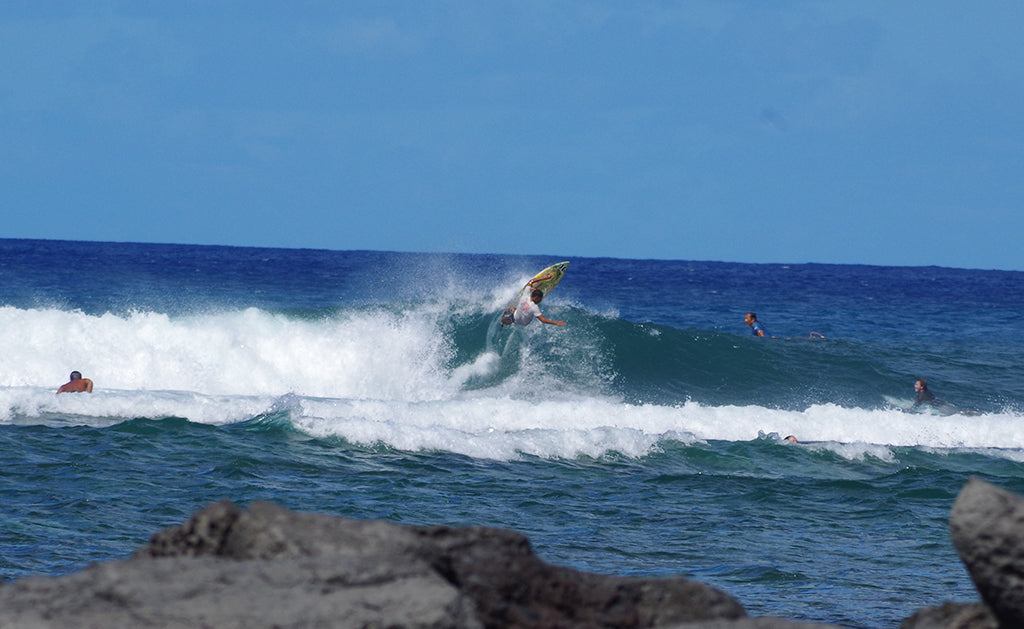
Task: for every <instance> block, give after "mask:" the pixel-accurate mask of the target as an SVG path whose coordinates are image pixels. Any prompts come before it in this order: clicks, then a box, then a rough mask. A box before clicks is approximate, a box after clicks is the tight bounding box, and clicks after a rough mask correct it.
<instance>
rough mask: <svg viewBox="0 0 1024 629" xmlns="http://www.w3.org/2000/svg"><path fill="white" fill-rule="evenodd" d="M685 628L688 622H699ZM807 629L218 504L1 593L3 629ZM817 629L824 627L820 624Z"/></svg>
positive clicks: (697, 597) (633, 586)
mask: <svg viewBox="0 0 1024 629" xmlns="http://www.w3.org/2000/svg"><path fill="white" fill-rule="evenodd" d="M686 623H698V624H696V625H692V624H686ZM684 624H686V625H685V626H687V627H707V628H711V627H722V628H725V627H735V628H737V629H745V628H749V629H776V628H777V629H783V628H789V627H813V626H814V625H807V624H804V625H798V624H796V623H790V622H787V621H784V620H776V619H750V618H747V617H746V613H745V612H744V609H743V607H742V605H740V604H739V603H738V602H737V601H736V600H735V599H733V598H731V597H730V596H728V595H726V594H723V593H722V592H719V591H718V590H715V589H713V588H710V587H708V586H705V585H702V584H700V583H696V582H694V581H688V580H686V579H681V578H666V579H623V578H613V577H605V576H599V575H594V574H588V573H584V572H579V571H576V570H571V569H567V568H559V567H555V566H551V565H549V564H547V563H545V562H543V561H541V560H540V559H539V558H538V557H537V556H536V555H534V554H533V552H532V550H531V549H530V544H529V542H528V541H527V539H526V538H525V537H523V536H522V535H520V534H518V533H514V532H511V531H505V530H498V529H489V528H457V529H456V528H445V527H436V528H416V527H405V526H398V525H395V524H390V523H387V522H368V521H356V520H347V519H343V518H335V517H330V516H324V515H314V514H303V513H292V512H290V511H287V510H285V509H282V508H280V507H277V506H274V505H271V504H268V503H255V504H253V505H252V506H250V508H249V509H247V510H241V509H239V508H238V507H236V506H235V505H233V504H230V503H227V502H222V503H219V504H215V505H211V506H210V507H208V508H206V509H204V510H203V511H201V512H199V513H197V514H196V515H195V516H193V517H192V519H190V520H189V521H188V522H187V523H185V524H184V525H183V526H180V527H175V528H171V529H168V530H165V531H163V532H161V533H158V534H157V535H155V536H154V537H153V539H152V540H151V542H150V544H149V545H148V546H146V547H143V548H141V549H140V550H139V551H137V552H136V554H135V555H134V556H133V557H132V558H131V559H128V560H125V561H118V562H110V563H105V564H101V565H96V566H92V567H90V568H88V569H86V570H83V571H82V572H79V573H77V574H73V575H69V576H65V577H58V578H44V577H33V578H28V579H23V580H21V581H18V582H16V583H14V584H11V585H5V586H3V587H0V627H19V628H22V627H23V628H32V629H34V628H50V627H97V628H98V627H103V628H111V627H160V628H174V627H182V628H185V627H188V628H195V627H216V628H218V629H226V628H234V627H238V628H241V627H246V628H249V629H252V628H256V627H389V628H394V629H400V628H424V629H427V628H442V627H450V628H466V629H475V628H481V629H482V628H485V627H524V628H525V627H593V628H601V627H608V628H619V627H622V628H626V627H637V628H643V627H652V628H654V627H676V626H683V625H684ZM817 626H818V627H825V625H817Z"/></svg>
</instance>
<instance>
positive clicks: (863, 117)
mask: <svg viewBox="0 0 1024 629" xmlns="http://www.w3.org/2000/svg"><path fill="white" fill-rule="evenodd" d="M1021 24H1024V3H1022V2H1020V1H1019V0H1013V1H1005V2H1002V1H986V2H977V3H964V2H962V1H959V0H957V1H953V0H928V1H921V2H910V1H908V2H899V1H896V2H894V1H892V0H882V1H877V2H873V1H866V0H849V1H820V0H813V1H786V0H779V1H777V2H776V1H771V2H767V1H764V0H749V1H729V0H708V1H692V2H689V1H684V0H679V1H676V2H647V1H644V0H622V1H608V0H586V1H576V0H556V1H549V0H543V1H539V0H538V1H530V0H516V1H512V2H508V1H498V0H493V1H492V0H465V1H454V2H432V1H427V0H424V1H419V0H407V1H400V2H389V1H366V2H361V1H346V2H333V1H326V0H325V1H321V2H303V1H301V0H299V1H289V2H283V1H276V0H275V1H273V2H271V1H265V0H235V1H230V0H223V1H218V0H202V1H198V0H197V1H176V2H165V1H161V0H124V1H117V0H94V1H88V2H79V1H78V0H74V1H62V0H53V1H46V2H38V1H36V0H9V1H7V2H4V3H3V4H2V5H0V125H2V132H3V141H2V142H0V164H2V165H0V173H2V181H0V208H2V209H0V211H2V216H3V223H2V227H0V237H6V238H55V239H72V240H108V241H135V242H171V243H199V244H223V245H253V246H269V247H299V248H307V247H308V248H323V249H339V250H346V249H374V250H389V251H419V252H472V253H529V254H543V255H555V256H594V257H617V258H641V259H644V258H662V259H682V260H724V261H734V262H788V263H800V262H824V263H828V262H836V263H863V264H885V265H941V266H954V267H967V268H983V269H987V268H998V269H1016V270H1024V254H1022V247H1021V245H1020V239H1021V237H1022V236H1024V122H1022V116H1024V37H1022V36H1021Z"/></svg>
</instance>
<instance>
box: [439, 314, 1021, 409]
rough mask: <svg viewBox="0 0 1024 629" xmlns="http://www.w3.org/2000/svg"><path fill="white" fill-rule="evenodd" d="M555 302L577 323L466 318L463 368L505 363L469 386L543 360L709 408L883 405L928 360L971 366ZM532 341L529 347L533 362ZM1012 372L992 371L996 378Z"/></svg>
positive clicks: (582, 379) (650, 398)
mask: <svg viewBox="0 0 1024 629" xmlns="http://www.w3.org/2000/svg"><path fill="white" fill-rule="evenodd" d="M549 310H550V316H555V317H558V318H562V319H565V320H566V321H568V323H569V325H568V326H567V327H565V328H561V329H543V328H546V326H539V325H534V326H531V328H533V329H531V328H528V329H527V330H525V331H518V330H501V331H499V332H498V335H497V337H496V336H495V333H494V330H493V329H489V328H490V327H492V323H493V319H494V314H493V313H490V312H487V313H476V314H473V315H466V316H462V317H460V318H458V319H457V320H456V322H455V323H454V325H453V327H452V329H451V331H450V333H451V340H452V345H453V357H452V365H453V366H454V367H456V368H457V367H459V366H460V365H465V364H467V363H468V362H470V361H472V360H473V359H474V358H477V357H479V356H480V355H482V354H486V353H488V352H493V353H495V354H497V355H498V356H500V360H499V364H500V366H499V368H498V369H497V371H496V372H494V373H493V374H492V375H491V376H490V377H489V378H487V379H482V380H476V381H474V382H473V383H472V384H471V385H470V386H469V388H472V389H486V388H488V387H490V386H495V385H498V384H500V383H501V382H503V381H505V380H507V379H508V378H511V377H513V376H515V375H517V374H522V373H523V372H524V371H525V370H530V369H538V368H542V369H543V371H544V372H545V373H547V374H550V375H555V376H556V377H557V378H558V379H559V382H560V384H561V385H562V386H564V387H565V388H566V390H570V391H575V392H578V393H580V394H603V395H609V396H613V397H615V398H617V399H620V400H622V401H623V402H626V403H631V404H641V403H644V404H658V405H678V404H683V403H686V402H687V401H692V402H697V403H699V404H702V405H705V406H730V405H731V406H753V405H756V406H763V407H768V408H778V409H785V410H804V409H806V408H807V407H809V406H812V405H816V404H836V405H839V406H843V407H854V408H863V409H880V408H885V407H886V405H887V402H886V401H885V397H884V396H893V397H898V398H909V397H912V393H911V385H912V382H913V379H914V378H915V377H917V371H916V369H917V366H918V365H919V364H921V363H934V362H937V361H945V362H946V363H947V364H948V367H949V369H950V370H955V369H957V368H960V369H964V370H967V369H969V366H961V367H958V365H957V364H956V360H957V358H956V357H957V354H956V353H955V352H947V353H944V352H943V351H941V350H937V351H935V352H933V353H929V354H922V351H921V349H920V348H919V347H917V346H916V345H915V344H914V343H915V342H914V341H913V340H911V341H910V342H906V343H904V342H899V341H897V342H892V341H878V340H846V339H831V338H830V339H819V338H813V339H812V338H774V339H759V338H755V337H753V336H747V335H745V334H738V333H732V332H723V331H718V330H703V329H698V328H677V327H673V326H670V325H664V324H657V323H650V322H645V323H637V322H632V321H628V320H626V319H623V318H620V317H616V316H606V315H600V314H595V313H593V312H590V311H587V310H585V309H582V308H577V307H573V306H560V307H551V308H549ZM545 312H546V313H547V312H548V311H547V310H546V311H545ZM517 335H518V336H517ZM510 336H511V337H513V338H511V339H510V338H509V337H510ZM524 347H525V348H527V349H528V350H529V351H528V354H529V357H528V361H527V362H524V359H523V349H524ZM538 366H540V367H538ZM987 369H989V370H990V371H991V370H992V367H991V366H988V367H987ZM1009 376H1010V374H1008V373H998V374H997V373H990V374H989V378H992V379H998V378H1000V377H1004V378H1007V377H1009ZM947 389H948V390H949V391H950V392H952V394H953V395H954V396H955V398H956V400H957V401H958V402H959V403H960V404H962V405H966V406H969V407H970V408H978V409H980V410H992V411H998V410H1003V409H1004V408H1005V404H1003V403H1002V402H1001V401H1000V400H999V399H994V398H993V397H992V396H991V394H990V393H991V392H990V391H986V390H983V389H975V388H972V387H971V385H970V382H969V381H966V382H965V384H964V385H961V386H959V387H957V386H956V383H954V384H952V385H948V386H947Z"/></svg>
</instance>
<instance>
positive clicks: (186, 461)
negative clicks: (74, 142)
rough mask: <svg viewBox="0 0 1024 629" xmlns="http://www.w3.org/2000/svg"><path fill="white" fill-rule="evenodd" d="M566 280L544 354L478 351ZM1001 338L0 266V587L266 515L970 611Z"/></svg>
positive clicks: (1013, 374)
mask: <svg viewBox="0 0 1024 629" xmlns="http://www.w3.org/2000/svg"><path fill="white" fill-rule="evenodd" d="M566 259H567V260H569V261H570V262H571V265H570V267H569V270H568V272H567V274H566V276H565V278H564V279H563V280H562V282H561V284H560V285H559V286H558V287H557V288H555V289H554V291H552V293H551V294H550V295H549V296H548V298H547V299H545V300H544V302H543V303H542V304H541V308H542V310H543V312H544V315H545V316H547V317H549V318H553V319H562V320H565V321H566V322H567V325H566V326H565V327H562V328H559V327H555V326H549V325H544V324H542V323H539V322H534V323H533V324H531V325H530V326H526V327H513V328H511V329H502V328H501V327H500V326H498V325H496V321H497V318H498V316H499V314H500V312H501V310H502V309H503V308H504V306H505V305H506V303H507V302H508V301H509V299H511V298H512V296H513V295H515V293H516V292H517V291H518V290H519V288H520V287H521V286H522V285H523V283H524V282H525V281H526V280H527V279H528V278H530V277H531V276H532V275H533V274H534V273H536V272H538V271H539V270H541V269H542V268H544V267H546V266H548V265H549V264H552V263H554V262H558V261H561V260H566ZM748 311H754V312H756V313H757V315H758V318H759V320H760V321H761V323H762V324H763V325H764V326H765V327H766V328H767V329H768V331H769V333H770V334H771V335H773V336H774V337H775V338H756V337H754V336H753V335H752V334H751V333H750V330H749V328H747V327H746V325H745V324H744V322H743V317H744V314H745V313H746V312H748ZM1021 312H1024V273H1021V272H1006V271H985V270H963V269H951V268H940V267H927V268H894V267H877V266H850V265H822V264H808V265H801V264H733V263H725V262H700V261H685V260H680V261H656V260H618V259H607V258H571V257H565V256H559V255H558V254H557V253H555V254H553V255H549V256H512V255H442V254H407V253H385V252H369V251H319V250H285V249H258V248H232V247H210V246H180V245H154V244H111V243H92V242H60V241H29V240H0V351H2V356H3V360H2V361H0V462H2V464H0V579H3V580H4V581H10V580H15V579H18V578H21V577H24V576H27V575H30V574H42V575H61V574H66V573H69V572H73V571H77V570H80V569H82V568H84V567H85V566H87V565H89V564H90V563H92V562H98V561H107V560H116V559H122V558H125V557H127V556H129V555H130V554H131V553H132V551H133V550H134V549H136V548H137V547H139V546H141V545H143V544H145V543H146V542H147V540H148V538H149V536H150V535H152V534H153V533H155V532H157V531H159V530H161V529H163V528H165V527H168V526H171V525H175V524H180V523H181V522H183V521H184V520H186V519H187V518H188V517H189V516H190V515H192V514H193V513H194V512H195V511H197V510H198V509H200V508H202V507H204V506H206V505H207V504H209V503H210V502H214V501H217V500H220V499H222V498H228V499H230V500H232V501H234V502H236V503H238V504H240V505H246V504H248V503H249V502H251V501H253V500H257V499H259V500H268V501H272V502H274V503H277V504H280V505H282V506H285V507H288V508H290V509H294V510H299V511H311V512H319V513H327V514H334V515H339V516H345V517H352V518H363V519H386V520H390V521H393V522H399V523H405V524H414V525H434V524H447V525H453V526H459V525H486V526H494V527H502V528H510V529H515V530H517V531H520V532H522V533H524V534H526V535H527V536H528V537H529V538H530V539H531V541H532V543H533V545H534V548H535V550H536V552H537V553H538V554H539V555H540V556H541V557H542V558H544V559H545V560H547V561H548V562H550V563H553V564H557V565H562V566H569V567H573V568H577V569H580V570H586V571H590V572H596V573H602V574H611V575H622V576H646V575H680V576H684V577H688V578H692V579H696V580H699V581H701V582H704V583H707V584H709V585H713V586H715V587H718V588H720V589H721V590H723V591H725V592H727V593H729V594H731V595H733V596H734V597H736V598H737V599H739V600H740V601H741V602H742V603H743V604H744V606H745V607H746V608H747V611H748V613H749V614H750V615H752V616H763V615H771V616H781V617H786V618H791V619H799V620H806V621H819V622H833V623H837V624H841V625H845V626H849V627H864V628H868V627H871V628H879V627H896V626H898V625H899V623H900V622H901V621H902V620H903V619H905V618H906V617H907V616H909V615H911V614H912V613H913V612H914V611H916V610H917V609H919V608H921V607H925V606H932V605H938V604H940V603H942V602H943V601H946V600H954V601H964V602H968V601H975V600H977V598H978V597H977V594H976V593H975V591H974V588H973V586H972V584H971V582H970V579H969V577H968V576H967V573H966V571H965V569H964V568H963V566H962V564H961V563H960V561H959V559H958V557H957V554H956V552H955V550H954V548H953V546H952V543H951V541H950V537H949V533H948V517H949V511H950V508H951V507H952V504H953V501H954V500H955V498H956V495H957V493H958V492H959V491H960V489H961V487H962V486H963V484H964V483H965V482H966V481H967V479H968V478H969V477H970V476H972V475H975V476H979V477H982V478H984V479H986V480H988V481H989V482H992V483H994V484H996V485H998V486H1000V487H1003V488H1005V489H1008V490H1010V491H1014V492H1017V493H1022V494H1024V381H1022V378H1021V365H1024V343H1022V341H1021V337H1020V334H1021V330H1020V325H1019V323H1018V318H1019V316H1020V313H1021ZM811 331H814V332H818V333H820V334H822V335H824V336H825V337H826V338H824V339H821V338H810V336H809V335H810V332H811ZM72 370H79V371H81V372H82V373H83V374H84V375H85V377H87V378H90V379H92V380H93V381H94V383H95V391H94V393H92V394H85V393H82V394H62V395H55V391H56V389H57V387H58V386H60V385H61V384H63V383H64V382H65V381H67V379H68V374H69V372H71V371H72ZM918 377H924V378H927V379H928V381H929V384H930V388H931V390H932V391H933V392H934V393H935V395H936V396H938V397H939V398H941V399H942V400H944V401H946V402H948V403H950V404H953V405H955V408H956V409H960V410H971V411H976V412H977V413H978V414H976V415H963V414H941V413H938V412H922V413H908V412H904V411H903V410H902V409H901V408H900V407H901V406H907V405H909V404H910V402H911V400H912V398H913V396H914V392H913V383H914V380H915V379H916V378H918ZM787 435H794V436H796V437H797V439H798V440H799V443H791V442H789V441H786V440H784V437H785V436H787Z"/></svg>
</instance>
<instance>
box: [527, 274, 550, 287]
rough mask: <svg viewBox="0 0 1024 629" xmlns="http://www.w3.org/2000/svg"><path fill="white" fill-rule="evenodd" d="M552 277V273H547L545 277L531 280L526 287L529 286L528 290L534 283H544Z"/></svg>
mask: <svg viewBox="0 0 1024 629" xmlns="http://www.w3.org/2000/svg"><path fill="white" fill-rule="evenodd" d="M554 276H555V274H554V273H548V274H547V275H542V276H541V277H535V278H533V279H531V280H530V281H529V282H527V283H526V285H527V286H529V287H530V288H533V285H534V284H535V283H536V282H544V281H547V280H550V279H551V278H552V277H554Z"/></svg>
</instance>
